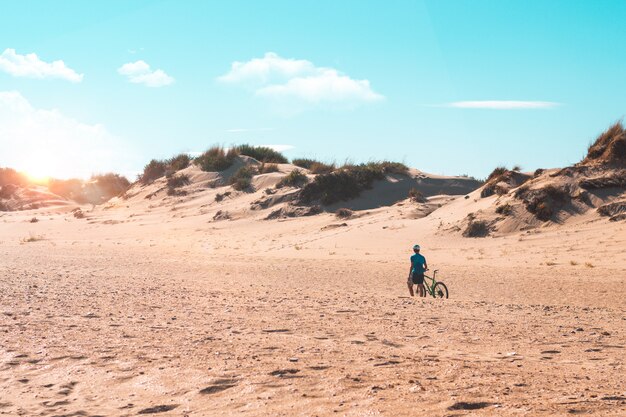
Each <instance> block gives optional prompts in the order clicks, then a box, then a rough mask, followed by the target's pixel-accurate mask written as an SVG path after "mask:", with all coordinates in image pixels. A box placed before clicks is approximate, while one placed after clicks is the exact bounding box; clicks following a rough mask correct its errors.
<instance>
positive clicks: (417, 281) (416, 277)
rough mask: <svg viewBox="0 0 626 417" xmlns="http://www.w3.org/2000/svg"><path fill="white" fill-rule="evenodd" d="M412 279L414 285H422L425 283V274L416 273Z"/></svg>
mask: <svg viewBox="0 0 626 417" xmlns="http://www.w3.org/2000/svg"><path fill="white" fill-rule="evenodd" d="M411 278H413V284H417V285H420V284H423V283H424V274H418V273H416V272H414V273H413V275H412V277H411Z"/></svg>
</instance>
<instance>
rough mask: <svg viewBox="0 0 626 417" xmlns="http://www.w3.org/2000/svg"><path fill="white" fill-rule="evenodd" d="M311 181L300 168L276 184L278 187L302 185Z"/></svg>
mask: <svg viewBox="0 0 626 417" xmlns="http://www.w3.org/2000/svg"><path fill="white" fill-rule="evenodd" d="M308 182H309V179H308V178H307V176H306V175H305V174H304V173H303V172H302V171H300V170H299V169H294V170H293V171H291V172H290V173H289V174H287V175H285V176H284V177H283V178H282V179H281V180H280V181H279V182H278V184H276V188H282V187H302V186H304V185H306V184H307V183H308Z"/></svg>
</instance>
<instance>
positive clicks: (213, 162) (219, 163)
mask: <svg viewBox="0 0 626 417" xmlns="http://www.w3.org/2000/svg"><path fill="white" fill-rule="evenodd" d="M237 156H239V152H237V150H236V149H234V148H231V149H229V150H228V151H226V150H224V148H223V147H221V146H214V147H212V148H210V149H208V150H207V151H206V152H204V153H202V155H200V156H198V157H197V158H196V159H195V160H194V162H195V163H196V164H198V165H199V166H200V168H201V169H202V170H203V171H206V172H219V171H224V170H226V169H228V168H230V167H231V166H232V165H233V163H234V162H235V158H237Z"/></svg>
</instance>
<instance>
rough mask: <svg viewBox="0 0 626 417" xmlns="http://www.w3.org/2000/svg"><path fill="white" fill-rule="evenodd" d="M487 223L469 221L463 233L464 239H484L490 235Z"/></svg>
mask: <svg viewBox="0 0 626 417" xmlns="http://www.w3.org/2000/svg"><path fill="white" fill-rule="evenodd" d="M490 231H491V230H490V227H489V223H487V222H486V221H484V220H473V219H471V220H470V221H469V223H468V224H467V228H466V229H465V231H464V232H463V236H464V237H486V236H488V235H489V233H490Z"/></svg>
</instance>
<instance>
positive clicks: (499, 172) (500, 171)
mask: <svg viewBox="0 0 626 417" xmlns="http://www.w3.org/2000/svg"><path fill="white" fill-rule="evenodd" d="M507 171H508V169H506V167H503V166H499V167H496V168H495V169H494V170H493V171H491V174H489V176H488V177H487V182H489V181H491V180H495V179H498V178H500V177H502V176H503V175H504V174H505V173H506V172H507ZM496 182H497V181H496Z"/></svg>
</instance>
